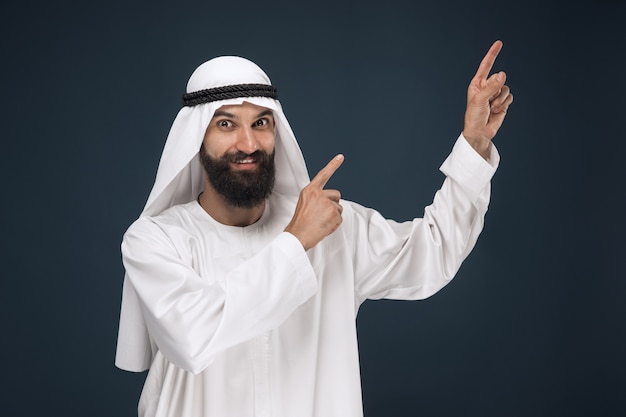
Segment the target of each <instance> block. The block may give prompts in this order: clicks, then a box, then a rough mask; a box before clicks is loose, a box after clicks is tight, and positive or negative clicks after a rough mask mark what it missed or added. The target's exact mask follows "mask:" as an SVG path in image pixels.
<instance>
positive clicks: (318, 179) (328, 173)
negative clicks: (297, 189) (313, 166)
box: [311, 154, 344, 188]
mask: <svg viewBox="0 0 626 417" xmlns="http://www.w3.org/2000/svg"><path fill="white" fill-rule="evenodd" d="M343 160H344V157H343V155H341V154H339V155H337V156H335V157H334V158H333V159H331V160H330V162H329V163H328V164H327V165H326V166H325V167H324V168H322V169H321V171H320V172H318V173H317V175H316V176H315V178H313V179H312V180H311V185H314V186H316V187H319V188H324V186H325V185H326V183H327V182H328V180H329V179H330V177H332V176H333V174H334V173H335V171H337V168H339V167H340V166H341V164H342V163H343Z"/></svg>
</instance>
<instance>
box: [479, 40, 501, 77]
mask: <svg viewBox="0 0 626 417" xmlns="http://www.w3.org/2000/svg"><path fill="white" fill-rule="evenodd" d="M501 49H502V41H495V42H494V43H493V45H491V48H489V51H488V52H487V55H485V57H484V58H483V60H482V61H481V63H480V66H479V67H478V71H476V75H475V76H474V78H480V79H483V80H486V79H487V77H488V76H489V73H490V72H491V68H492V67H493V63H494V62H495V61H496V57H497V56H498V54H499V53H500V50H501Z"/></svg>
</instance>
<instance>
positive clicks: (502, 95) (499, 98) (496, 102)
mask: <svg viewBox="0 0 626 417" xmlns="http://www.w3.org/2000/svg"><path fill="white" fill-rule="evenodd" d="M510 93H511V89H510V88H509V86H508V85H505V86H503V87H502V88H501V89H500V90H499V91H498V93H497V94H496V95H495V96H494V97H492V98H491V99H490V100H489V103H490V104H491V107H492V108H494V107H499V106H500V105H502V103H504V100H506V98H507V97H508V96H509V94H510Z"/></svg>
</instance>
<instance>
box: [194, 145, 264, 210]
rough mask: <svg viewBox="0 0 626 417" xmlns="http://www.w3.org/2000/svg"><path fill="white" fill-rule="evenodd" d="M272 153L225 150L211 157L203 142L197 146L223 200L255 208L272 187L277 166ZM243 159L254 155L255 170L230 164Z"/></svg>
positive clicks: (211, 180)
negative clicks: (217, 156)
mask: <svg viewBox="0 0 626 417" xmlns="http://www.w3.org/2000/svg"><path fill="white" fill-rule="evenodd" d="M274 153H275V152H272V153H271V154H268V153H267V152H265V151H262V150H257V151H255V152H253V153H251V154H247V153H245V152H241V151H239V152H235V153H227V154H224V155H223V156H222V157H220V158H217V159H214V158H212V157H211V156H209V155H208V154H207V153H206V151H205V149H204V144H203V145H202V147H201V148H200V162H201V163H202V166H203V167H204V170H205V172H206V173H207V177H208V179H209V182H210V183H211V185H212V186H213V188H214V189H215V191H217V192H218V194H220V195H221V196H222V197H224V199H225V200H226V203H228V204H229V205H231V206H233V207H241V208H253V207H257V206H258V205H260V204H261V203H263V201H265V199H266V198H267V197H269V195H270V194H271V193H272V189H273V188H274V182H275V180H276V169H275V167H274ZM245 158H254V159H255V160H256V161H258V162H259V166H258V167H257V169H255V170H254V171H233V170H231V169H230V163H231V162H235V161H237V160H241V159H245Z"/></svg>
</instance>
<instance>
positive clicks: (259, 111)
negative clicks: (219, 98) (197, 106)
mask: <svg viewBox="0 0 626 417" xmlns="http://www.w3.org/2000/svg"><path fill="white" fill-rule="evenodd" d="M224 114H228V115H233V116H238V115H254V116H264V115H273V112H272V109H269V108H267V107H263V106H258V105H256V104H252V103H249V102H247V101H244V102H243V103H241V104H227V105H224V106H221V107H219V108H218V109H217V110H215V115H214V116H213V117H215V116H219V115H224Z"/></svg>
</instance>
